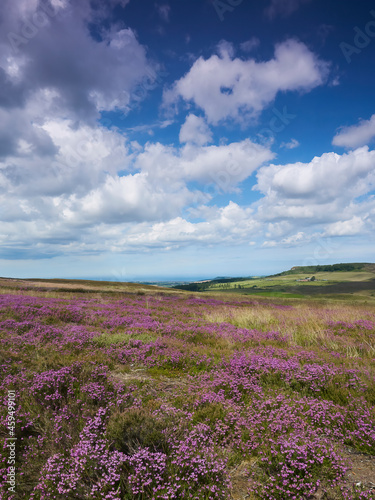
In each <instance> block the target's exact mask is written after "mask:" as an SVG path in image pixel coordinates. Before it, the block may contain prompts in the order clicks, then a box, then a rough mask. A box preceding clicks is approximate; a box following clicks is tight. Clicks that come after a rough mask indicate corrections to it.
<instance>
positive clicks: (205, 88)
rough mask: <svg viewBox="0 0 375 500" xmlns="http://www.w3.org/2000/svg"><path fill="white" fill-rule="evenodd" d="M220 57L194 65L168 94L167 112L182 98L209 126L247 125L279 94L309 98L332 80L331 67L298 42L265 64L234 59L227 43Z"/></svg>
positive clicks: (290, 43)
mask: <svg viewBox="0 0 375 500" xmlns="http://www.w3.org/2000/svg"><path fill="white" fill-rule="evenodd" d="M219 53H220V55H219V56H217V55H212V56H211V57H210V58H209V59H203V58H202V57H200V58H199V59H198V60H197V61H195V63H194V64H193V66H192V67H191V69H190V71H189V72H188V73H187V74H186V75H185V76H184V77H182V78H181V79H180V80H177V81H176V82H175V83H174V84H173V86H172V87H171V88H170V89H169V90H166V91H165V92H164V96H163V99H164V106H166V107H167V108H168V107H171V106H173V105H176V103H177V102H178V100H179V99H180V98H182V99H183V100H185V101H188V102H191V101H192V102H193V103H194V104H195V105H196V106H197V107H198V108H200V109H202V110H203V111H204V112H205V114H206V117H207V120H208V122H209V123H212V124H215V125H216V124H218V123H219V122H220V121H222V120H226V119H233V120H236V121H242V120H244V119H249V118H251V117H256V116H258V115H259V113H260V112H261V111H262V110H263V109H264V108H265V107H267V106H268V105H269V104H270V103H271V102H272V101H273V100H274V98H275V97H276V95H277V93H278V92H285V91H304V92H307V91H309V90H311V89H313V88H314V87H317V86H319V85H322V84H323V82H324V81H325V79H326V76H327V74H328V67H329V65H328V63H326V62H324V61H322V60H320V59H319V58H318V57H317V56H316V55H315V54H314V53H312V52H311V51H310V50H309V49H308V48H307V47H306V45H305V44H303V43H302V42H299V41H297V40H293V39H290V40H287V41H286V42H283V43H281V44H278V45H276V47H275V54H274V57H273V59H270V60H268V61H265V62H257V61H255V60H254V59H248V60H246V61H244V60H242V59H238V58H233V51H232V48H231V46H228V45H225V44H224V43H223V42H222V43H221V44H220V46H219Z"/></svg>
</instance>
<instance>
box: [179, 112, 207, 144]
mask: <svg viewBox="0 0 375 500" xmlns="http://www.w3.org/2000/svg"><path fill="white" fill-rule="evenodd" d="M180 142H189V143H192V144H197V145H198V146H203V145H204V144H207V143H208V142H212V132H211V130H210V129H209V127H208V125H207V123H206V121H205V119H204V118H202V117H200V116H196V115H194V114H192V113H191V114H189V115H188V116H187V117H186V120H185V123H184V124H183V125H182V127H181V130H180Z"/></svg>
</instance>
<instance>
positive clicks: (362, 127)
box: [332, 114, 375, 148]
mask: <svg viewBox="0 0 375 500" xmlns="http://www.w3.org/2000/svg"><path fill="white" fill-rule="evenodd" d="M374 137H375V114H374V115H372V116H371V118H370V119H369V120H361V121H360V122H359V123H358V125H352V126H351V127H343V128H342V129H341V130H340V131H339V132H338V133H337V134H336V135H335V137H334V138H333V140H332V144H333V145H335V146H343V147H346V148H356V147H358V146H364V145H365V144H369V143H370V142H371V141H372V140H373V139H374Z"/></svg>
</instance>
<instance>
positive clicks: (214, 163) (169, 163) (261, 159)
mask: <svg viewBox="0 0 375 500" xmlns="http://www.w3.org/2000/svg"><path fill="white" fill-rule="evenodd" d="M273 157H274V153H272V152H271V151H270V149H269V148H267V147H265V146H261V145H259V144H256V143H253V142H251V141H250V140H249V139H245V140H244V141H241V142H232V143H230V144H228V145H220V146H214V145H212V146H197V145H194V144H187V145H186V146H184V147H182V148H181V149H176V148H173V147H170V146H165V145H163V144H160V143H149V144H147V145H146V146H145V149H144V151H143V152H141V153H140V154H139V155H138V156H137V158H136V161H135V166H136V167H137V169H139V170H141V171H142V172H147V173H148V175H149V176H150V178H155V179H163V180H164V181H165V182H168V183H170V184H171V183H176V182H177V183H179V182H181V181H184V182H190V181H196V182H200V183H202V184H215V185H217V186H218V187H219V188H220V190H221V191H231V190H232V189H233V188H234V187H235V186H237V184H238V183H240V182H242V181H243V180H244V179H246V178H247V177H248V176H249V175H251V174H252V173H253V172H254V171H255V170H256V169H257V168H258V167H259V166H260V165H262V164H263V163H265V162H267V161H269V160H271V159H272V158H273Z"/></svg>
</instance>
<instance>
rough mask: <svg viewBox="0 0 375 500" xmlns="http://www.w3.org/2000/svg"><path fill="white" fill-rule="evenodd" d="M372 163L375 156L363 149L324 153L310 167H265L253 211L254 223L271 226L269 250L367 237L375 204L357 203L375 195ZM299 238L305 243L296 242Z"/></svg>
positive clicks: (308, 165)
mask: <svg viewBox="0 0 375 500" xmlns="http://www.w3.org/2000/svg"><path fill="white" fill-rule="evenodd" d="M374 162H375V151H369V150H368V148H367V147H363V148H359V149H357V150H355V151H351V152H349V153H347V154H343V155H338V154H335V153H325V154H323V155H322V156H320V157H315V158H313V159H312V160H311V162H309V163H299V162H298V163H293V164H286V165H269V166H265V167H261V168H260V169H259V170H258V173H257V178H258V183H257V185H256V186H255V187H254V188H253V189H257V190H259V191H260V192H261V193H262V194H263V197H262V198H261V199H260V200H259V201H258V202H256V203H255V206H256V208H257V212H256V219H257V220H259V221H263V223H265V224H267V229H268V231H267V233H266V237H267V243H266V246H269V245H271V246H272V245H273V244H274V243H275V244H276V243H278V244H282V245H297V244H301V243H308V242H310V241H312V240H313V239H317V238H321V237H322V236H327V237H328V236H350V235H354V234H364V232H365V231H366V228H367V227H368V224H369V223H370V220H371V216H370V214H371V211H372V210H373V209H374V200H371V197H369V198H366V201H364V200H361V201H359V200H358V199H359V198H360V197H362V196H364V195H367V194H369V193H370V192H371V191H372V190H373V189H374V186H375V172H374V168H373V165H374ZM301 233H303V239H302V236H300V237H297V236H293V235H301ZM269 238H271V239H269ZM272 242H274V243H272Z"/></svg>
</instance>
